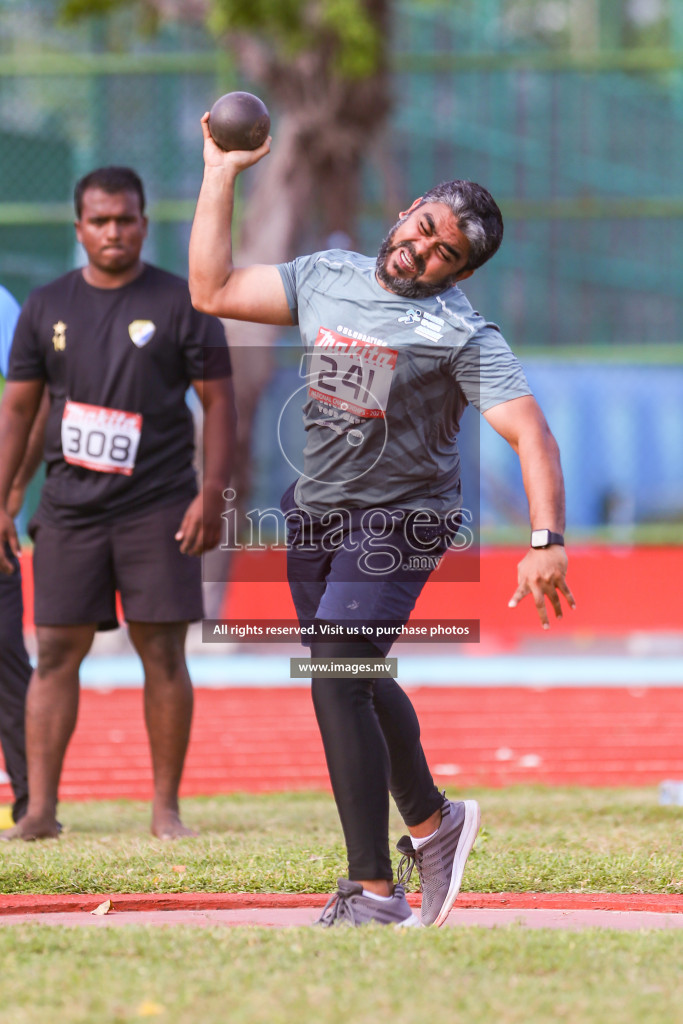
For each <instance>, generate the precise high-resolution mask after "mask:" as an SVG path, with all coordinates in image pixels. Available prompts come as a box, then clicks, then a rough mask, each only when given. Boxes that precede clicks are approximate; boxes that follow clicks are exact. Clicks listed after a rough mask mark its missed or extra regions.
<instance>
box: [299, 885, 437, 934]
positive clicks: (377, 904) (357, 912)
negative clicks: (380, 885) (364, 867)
mask: <svg viewBox="0 0 683 1024" xmlns="http://www.w3.org/2000/svg"><path fill="white" fill-rule="evenodd" d="M371 921H376V922H377V924H393V925H394V926H395V927H396V928H414V927H415V926H417V927H419V926H420V922H419V921H418V919H417V918H416V917H415V914H414V913H413V912H412V910H411V909H410V907H409V906H408V901H407V900H406V892H405V889H404V888H403V886H402V885H397V886H395V888H394V894H393V896H392V897H391V899H390V900H373V899H372V898H371V897H370V896H364V895H363V886H362V885H361V884H360V883H359V882H352V881H350V880H349V879H348V878H338V879H337V891H336V893H335V894H334V895H333V896H330V898H329V900H328V901H327V903H326V905H325V909H324V910H323V912H322V914H321V915H320V917H319V918H318V920H317V921H316V922H315V923H316V924H319V925H322V927H323V928H333V927H334V926H335V925H341V924H349V925H351V926H352V927H358V925H361V924H370V922H371Z"/></svg>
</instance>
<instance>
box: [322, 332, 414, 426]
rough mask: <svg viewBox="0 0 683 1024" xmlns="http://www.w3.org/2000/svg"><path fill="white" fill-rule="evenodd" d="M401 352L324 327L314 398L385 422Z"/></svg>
mask: <svg viewBox="0 0 683 1024" xmlns="http://www.w3.org/2000/svg"><path fill="white" fill-rule="evenodd" d="M397 356H398V352H397V351H396V350H395V349H393V348H385V347H384V346H382V345H376V344H374V343H373V342H371V341H360V340H358V339H355V338H346V337H344V335H343V334H337V332H336V331H330V330H328V329H327V328H326V327H321V328H320V330H319V331H318V337H317V338H316V339H315V346H314V348H313V353H312V356H311V363H310V371H309V372H310V375H311V378H312V381H311V386H310V388H309V390H308V393H309V395H310V396H311V398H315V399H317V401H318V402H324V403H325V404H326V405H330V406H333V407H334V408H335V409H340V410H342V412H350V413H352V414H353V415H354V416H362V417H364V418H376V419H377V418H382V419H383V418H384V414H385V411H386V407H387V402H388V400H389V391H390V389H391V379H392V377H393V374H394V370H395V369H396V358H397Z"/></svg>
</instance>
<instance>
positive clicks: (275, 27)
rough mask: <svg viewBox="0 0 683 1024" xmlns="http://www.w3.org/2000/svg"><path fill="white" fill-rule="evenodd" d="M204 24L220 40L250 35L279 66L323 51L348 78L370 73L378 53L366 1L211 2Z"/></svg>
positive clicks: (379, 41) (377, 31)
mask: <svg viewBox="0 0 683 1024" xmlns="http://www.w3.org/2000/svg"><path fill="white" fill-rule="evenodd" d="M208 24H209V27H210V28H211V30H212V31H213V32H215V33H216V34H217V35H221V36H223V35H227V36H229V35H230V33H232V32H248V33H253V34H254V35H256V36H258V38H259V39H260V40H262V41H264V42H267V43H268V45H269V46H270V47H271V49H272V52H273V55H274V56H275V57H276V59H279V60H281V61H286V60H288V59H291V58H292V57H294V56H296V55H297V54H300V53H304V52H308V53H314V54H316V53H319V52H321V51H322V53H323V54H329V56H330V58H331V60H332V63H333V66H334V69H335V71H336V72H337V73H338V74H340V75H342V76H343V77H347V78H362V77H365V76H367V75H370V74H372V73H373V72H374V71H375V70H376V68H377V65H378V61H379V56H380V52H381V44H382V39H381V32H380V26H379V25H378V24H377V22H376V20H375V19H374V18H373V15H372V13H371V10H370V4H369V3H368V2H366V0H212V4H211V10H210V14H209V18H208Z"/></svg>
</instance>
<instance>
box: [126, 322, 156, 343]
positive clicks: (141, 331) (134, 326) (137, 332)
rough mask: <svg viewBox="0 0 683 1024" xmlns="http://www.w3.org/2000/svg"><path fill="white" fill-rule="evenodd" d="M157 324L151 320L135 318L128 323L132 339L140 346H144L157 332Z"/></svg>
mask: <svg viewBox="0 0 683 1024" xmlns="http://www.w3.org/2000/svg"><path fill="white" fill-rule="evenodd" d="M156 329H157V328H156V324H154V323H152V321H151V320H133V322H132V323H130V324H128V334H129V335H130V340H131V341H132V342H133V344H134V345H136V346H137V347H138V348H143V347H144V346H145V345H146V344H147V342H148V341H151V340H152V338H153V337H154V335H155V333H156Z"/></svg>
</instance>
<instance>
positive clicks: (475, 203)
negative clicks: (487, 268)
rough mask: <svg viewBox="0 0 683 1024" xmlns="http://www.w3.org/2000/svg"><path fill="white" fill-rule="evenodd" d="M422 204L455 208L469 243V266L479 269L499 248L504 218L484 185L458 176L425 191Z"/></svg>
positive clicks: (470, 268) (454, 212)
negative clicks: (438, 204)
mask: <svg viewBox="0 0 683 1024" xmlns="http://www.w3.org/2000/svg"><path fill="white" fill-rule="evenodd" d="M422 203H445V204H446V206H448V207H449V209H450V210H451V211H452V213H453V214H454V216H455V218H456V220H457V221H458V227H459V228H460V230H461V231H462V233H463V234H464V235H465V237H466V238H467V239H468V241H469V243H470V255H469V259H468V260H467V268H466V269H469V270H476V269H477V267H480V266H481V265H482V263H486V261H487V260H490V259H491V257H492V256H493V255H494V253H496V252H497V251H498V249H499V247H500V243H501V242H502V241H503V217H502V214H501V212H500V210H499V209H498V204H497V203H496V201H495V199H494V198H493V196H492V195H491V193H490V192H489V191H487V189H485V188H484V186H483V185H477V183H476V182H475V181H463V180H461V179H459V178H458V179H456V180H455V181H443V182H442V183H441V184H440V185H435V186H434V188H430V190H429V191H428V192H425V193H424V195H423V196H422ZM422 203H420V206H421V205H422Z"/></svg>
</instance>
